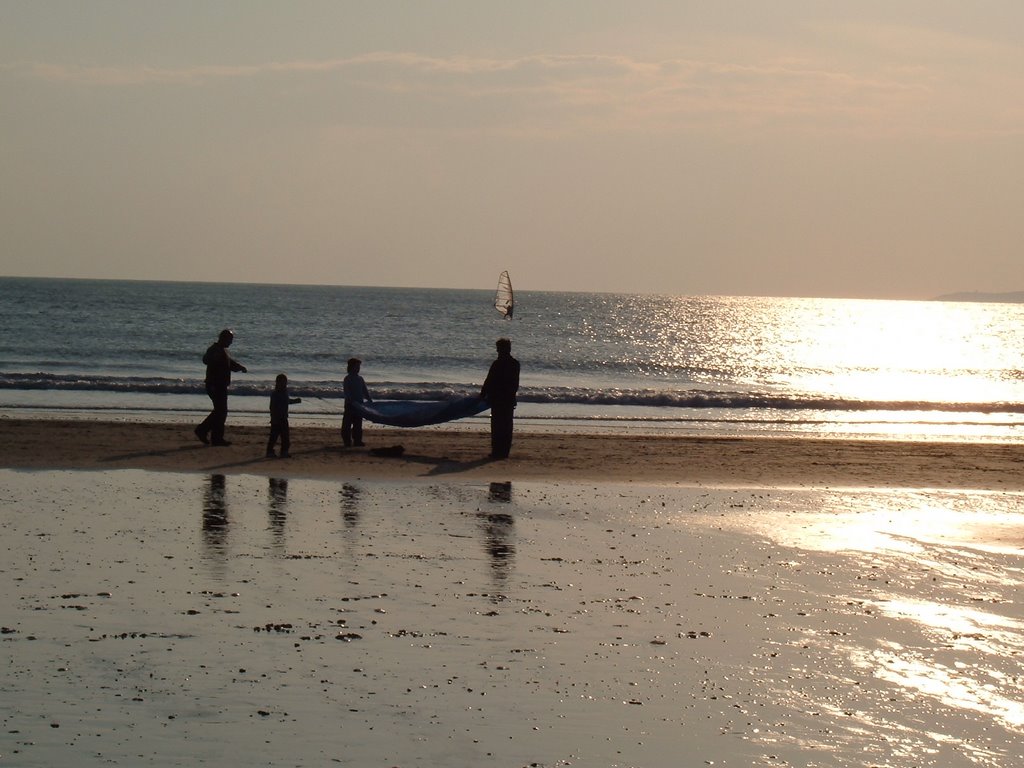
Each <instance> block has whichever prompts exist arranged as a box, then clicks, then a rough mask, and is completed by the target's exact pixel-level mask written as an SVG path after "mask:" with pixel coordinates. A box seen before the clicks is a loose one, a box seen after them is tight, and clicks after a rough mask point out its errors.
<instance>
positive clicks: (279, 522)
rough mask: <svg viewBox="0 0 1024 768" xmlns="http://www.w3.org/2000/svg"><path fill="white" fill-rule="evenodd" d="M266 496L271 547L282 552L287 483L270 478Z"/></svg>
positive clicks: (284, 480)
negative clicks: (268, 500) (267, 498)
mask: <svg viewBox="0 0 1024 768" xmlns="http://www.w3.org/2000/svg"><path fill="white" fill-rule="evenodd" d="M267 495H268V497H269V499H270V504H269V506H268V507H267V514H268V515H269V516H270V535H271V545H272V547H273V548H274V549H275V550H283V549H284V524H285V522H286V521H287V520H288V481H287V480H286V479H284V478H277V477H272V478H270V484H269V486H268V488H267Z"/></svg>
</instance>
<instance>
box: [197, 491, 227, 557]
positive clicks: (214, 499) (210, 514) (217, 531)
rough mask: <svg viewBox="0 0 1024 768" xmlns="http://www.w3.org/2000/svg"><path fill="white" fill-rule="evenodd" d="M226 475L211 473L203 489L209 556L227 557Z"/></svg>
mask: <svg viewBox="0 0 1024 768" xmlns="http://www.w3.org/2000/svg"><path fill="white" fill-rule="evenodd" d="M224 485H225V483H224V475H210V478H209V482H208V483H207V485H206V487H205V488H204V489H203V546H204V547H205V549H206V553H207V556H209V557H211V558H215V559H217V560H219V561H222V562H223V561H226V559H227V544H228V505H227V499H226V498H225V493H224Z"/></svg>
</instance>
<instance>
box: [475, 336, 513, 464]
mask: <svg viewBox="0 0 1024 768" xmlns="http://www.w3.org/2000/svg"><path fill="white" fill-rule="evenodd" d="M495 347H496V348H497V350H498V357H497V359H495V361H494V362H493V363H491V367H490V369H489V370H488V371H487V378H486V379H484V385H483V387H482V388H481V389H480V397H481V398H483V399H484V400H487V402H488V403H489V404H490V406H491V458H492V459H507V458H508V454H509V451H510V450H511V449H512V416H513V414H514V412H515V409H516V392H518V391H519V361H518V360H516V359H515V358H514V357H512V342H511V341H509V340H508V339H504V338H502V339H498V341H497V342H496V343H495Z"/></svg>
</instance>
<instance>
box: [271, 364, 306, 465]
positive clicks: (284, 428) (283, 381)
mask: <svg viewBox="0 0 1024 768" xmlns="http://www.w3.org/2000/svg"><path fill="white" fill-rule="evenodd" d="M301 402H302V398H301V397H289V396H288V377H287V376H285V375H284V374H283V373H279V374H278V375H277V379H276V380H275V382H274V391H273V392H271V393H270V440H268V441H267V458H268V459H273V458H277V454H276V453H274V444H275V443H276V442H277V438H279V437H280V438H281V458H282V459H287V458H289V457H290V456H291V454H290V453H288V449H289V448H291V440H290V438H289V435H288V406H289V405H294V404H296V403H301Z"/></svg>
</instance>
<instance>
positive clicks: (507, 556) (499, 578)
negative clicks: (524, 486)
mask: <svg viewBox="0 0 1024 768" xmlns="http://www.w3.org/2000/svg"><path fill="white" fill-rule="evenodd" d="M487 500H488V501H489V502H490V503H492V504H510V503H511V502H512V483H510V482H506V483H491V484H490V486H489V488H488V494H487ZM478 517H479V519H480V523H481V526H482V528H483V533H484V549H485V550H486V552H487V555H488V557H489V558H490V563H491V577H492V579H493V582H494V587H493V589H494V593H493V594H492V595H491V600H492V601H493V602H498V601H500V600H506V599H507V598H508V596H507V595H506V585H507V583H508V579H509V576H510V575H511V574H512V571H513V570H514V567H515V555H516V547H515V544H514V543H513V539H514V538H515V528H514V525H515V518H513V517H512V515H510V514H508V513H507V512H488V511H481V512H479V513H478Z"/></svg>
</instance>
